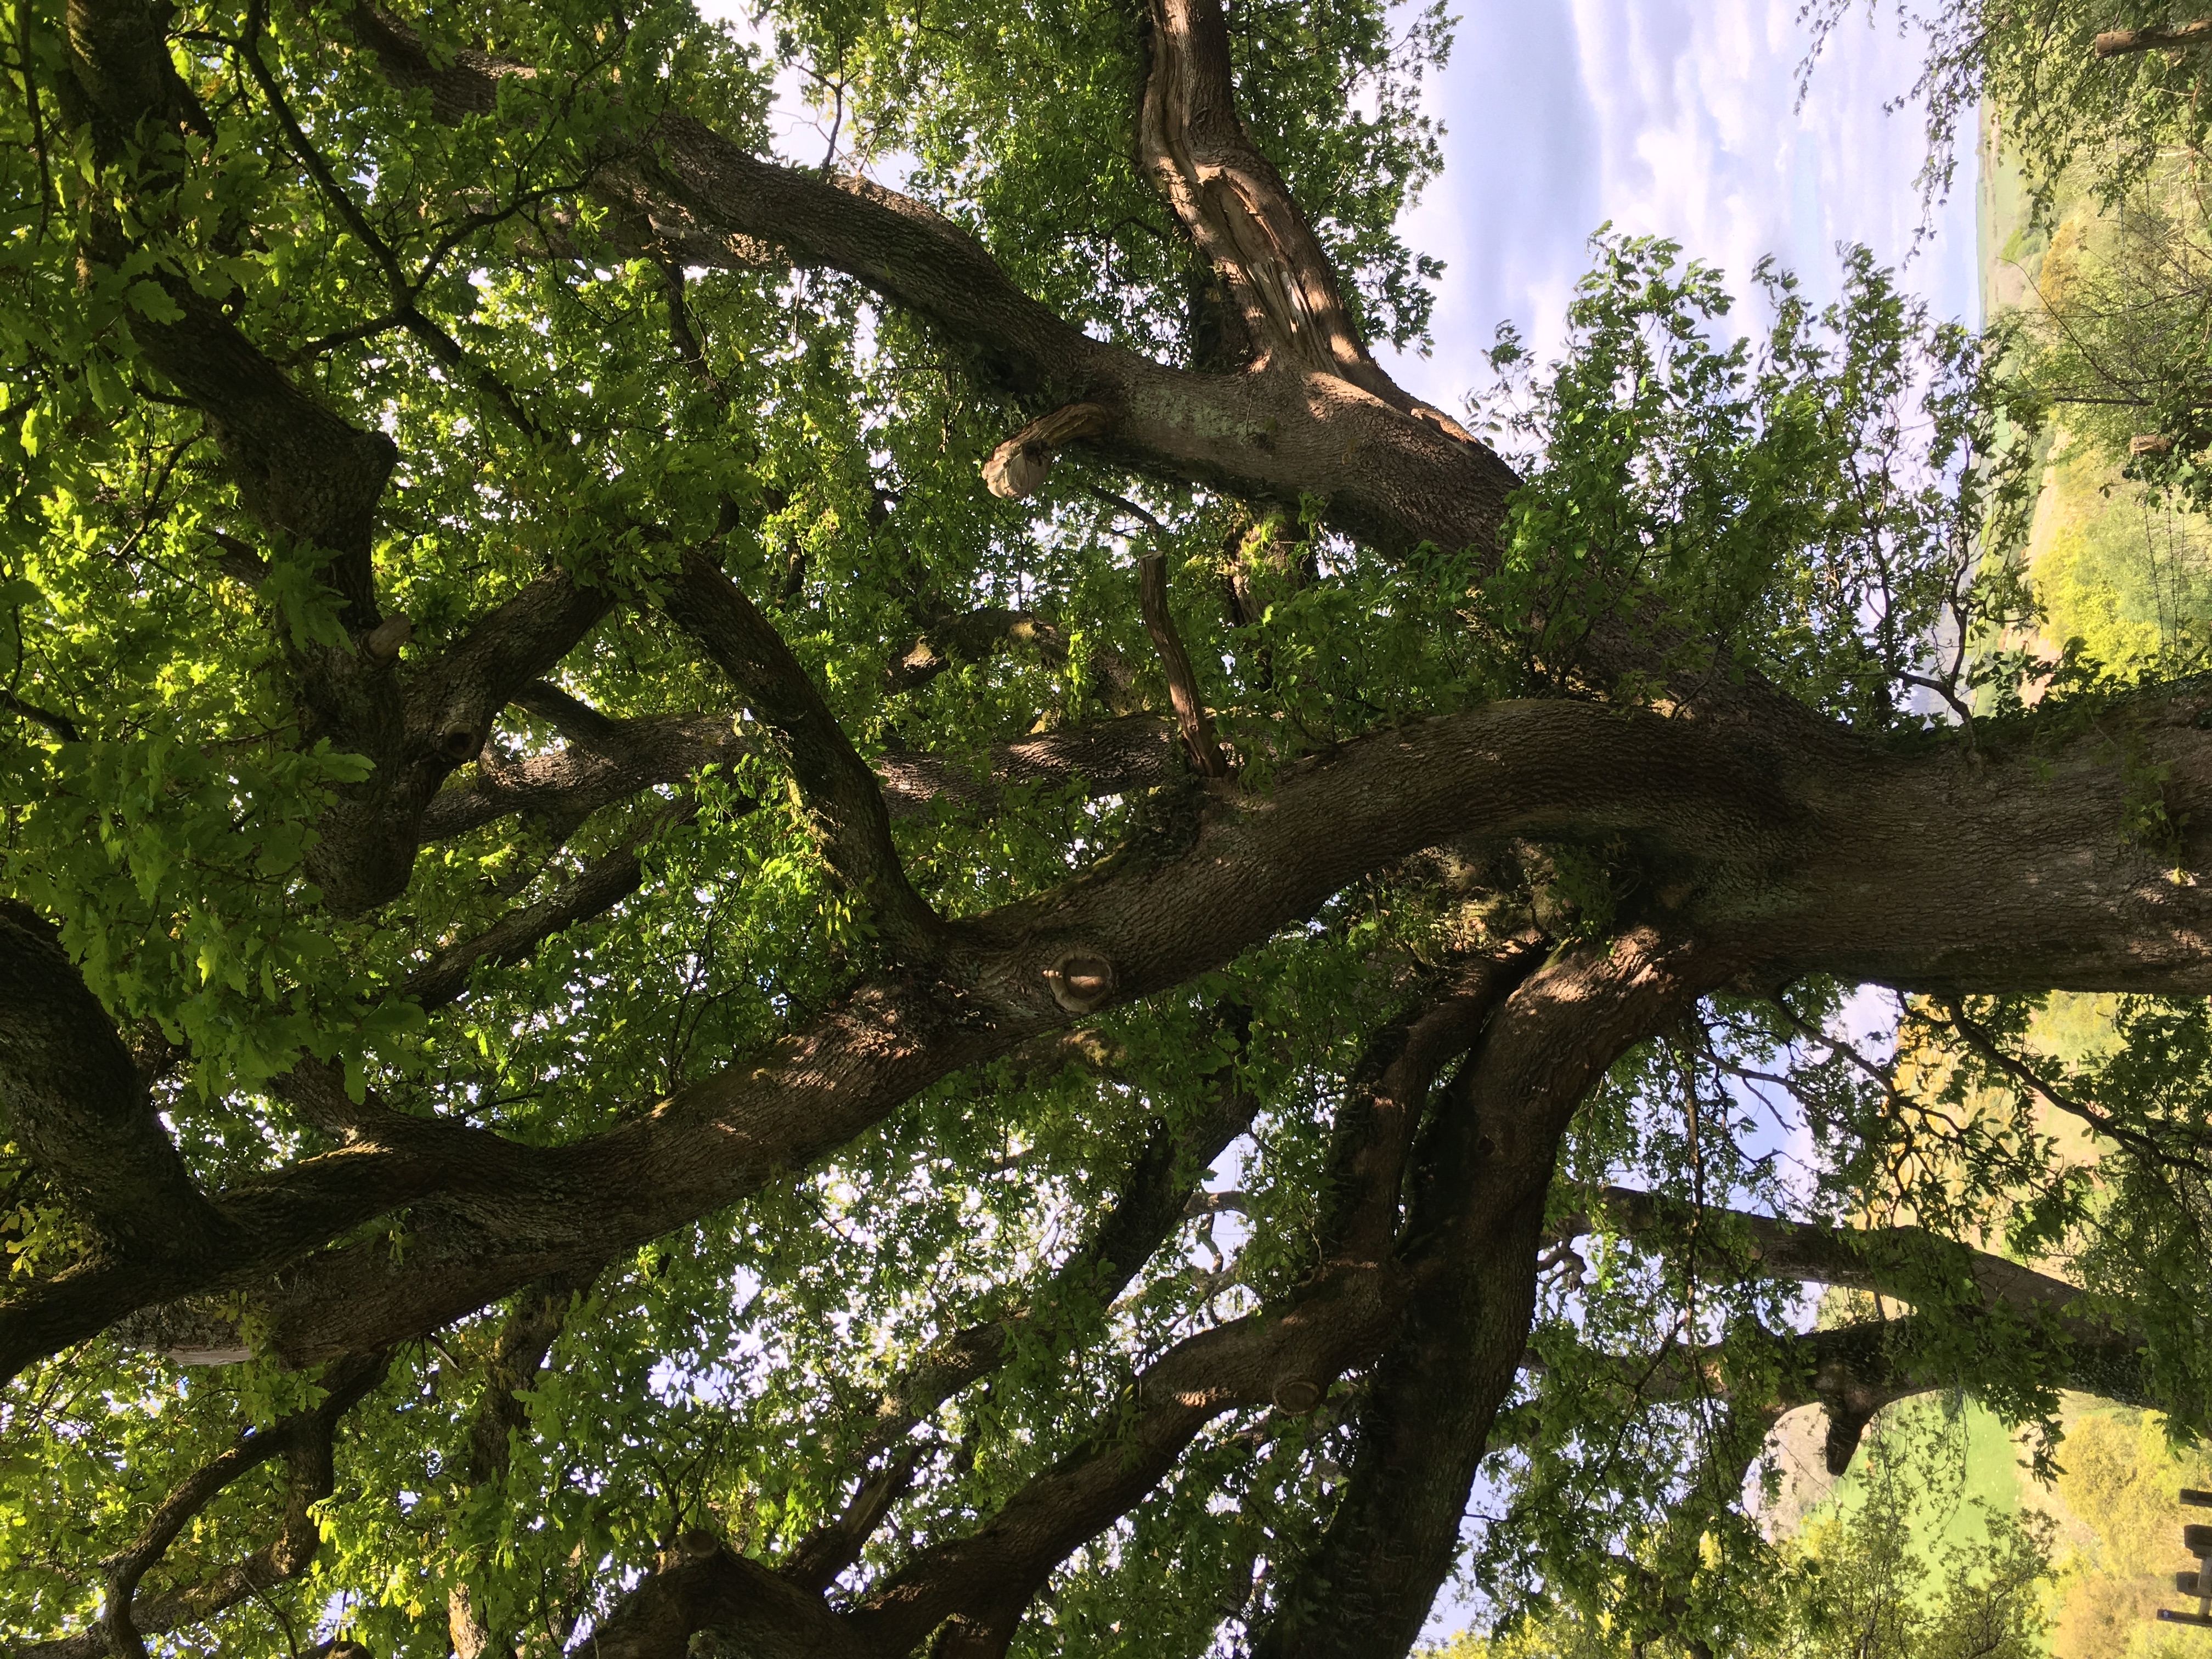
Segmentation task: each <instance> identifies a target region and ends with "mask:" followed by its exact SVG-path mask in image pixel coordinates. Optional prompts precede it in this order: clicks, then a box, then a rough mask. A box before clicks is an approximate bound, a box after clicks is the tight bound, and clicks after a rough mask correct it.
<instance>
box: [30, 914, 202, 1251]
mask: <svg viewBox="0 0 2212 1659" xmlns="http://www.w3.org/2000/svg"><path fill="white" fill-rule="evenodd" d="M0 1101H4V1103H5V1106H6V1113H7V1115H6V1118H5V1123H6V1126H7V1132H8V1133H9V1137H10V1138H11V1139H14V1140H15V1142H16V1144H17V1145H18V1146H21V1148H22V1150H23V1152H24V1153H25V1155H26V1156H27V1157H28V1158H29V1159H30V1161H31V1163H32V1164H33V1167H34V1168H36V1169H37V1170H39V1171H40V1173H41V1174H42V1175H44V1176H46V1178H47V1179H48V1180H50V1181H52V1182H53V1183H54V1184H55V1185H56V1186H57V1187H58V1188H60V1189H61V1190H62V1192H63V1193H64V1194H65V1195H66V1196H67V1197H68V1198H69V1200H70V1204H71V1205H72V1206H74V1207H75V1208H76V1210H78V1211H79V1212H81V1213H82V1215H83V1216H84V1218H86V1219H87V1220H88V1221H89V1222H90V1223H92V1225H94V1227H95V1228H97V1229H98V1230H99V1231H100V1232H101V1233H102V1234H103V1235H104V1236H105V1237H107V1238H108V1239H110V1240H112V1242H113V1243H114V1244H115V1245H116V1246H117V1247H118V1248H119V1249H122V1250H124V1251H125V1252H126V1253H132V1254H135V1253H138V1252H159V1253H161V1254H163V1255H173V1254H184V1253H189V1252H191V1251H194V1250H196V1249H206V1248H209V1247H210V1246H211V1245H213V1244H214V1243H216V1240H217V1239H218V1238H219V1237H220V1235H221V1233H222V1225H221V1219H220V1218H219V1217H218V1216H217V1214H216V1211H215V1209H214V1207H213V1206H211V1205H210V1204H209V1202H208V1200H207V1199H206V1197H205V1196H204V1194H202V1193H201V1192H200V1189H199V1188H198V1187H197V1184H195V1182H193V1180H192V1178H191V1172H190V1171H189V1170H186V1169H185V1162H184V1159H183V1158H179V1156H178V1155H177V1149H176V1147H175V1146H174V1145H173V1143H172V1142H171V1141H170V1139H169V1137H168V1133H167V1131H166V1130H164V1129H163V1128H162V1127H161V1119H160V1117H159V1116H158V1115H156V1114H155V1109H154V1103H153V1101H152V1099H151V1098H150V1097H149V1096H148V1094H147V1091H146V1087H145V1085H144V1084H143V1083H142V1082H141V1081H140V1080H139V1077H138V1068H137V1065H136V1064H135V1063H134V1062H133V1061H132V1060H131V1051H130V1050H129V1049H128V1048H125V1047H124V1045H123V1040H122V1038H121V1037H120V1036H118V1035H117V1033H116V1030H115V1025H114V1022H112V1020H110V1019H109V1018H108V1017H107V1011H106V1009H105V1008H103V1007H101V1006H100V1002H99V1000H98V999H97V998H95V997H94V995H93V994H92V992H91V991H90V990H89V989H88V987H86V985H85V982H84V978H83V975H81V974H79V973H78V971H77V969H76V964H75V963H72V962H71V961H70V959H69V957H68V956H67V955H66V954H65V953H64V951H63V950H62V947H61V944H60V941H59V940H58V939H57V938H56V937H55V935H54V930H53V929H52V927H48V926H47V925H46V922H45V921H43V920H42V919H40V917H39V916H38V915H36V914H35V913H34V912H33V911H32V910H30V909H29V908H27V907H26V906H24V905H21V904H18V903H16V902H15V901H13V900H11V899H0Z"/></svg>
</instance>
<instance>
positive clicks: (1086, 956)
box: [1044, 950, 1114, 1014]
mask: <svg viewBox="0 0 2212 1659" xmlns="http://www.w3.org/2000/svg"><path fill="white" fill-rule="evenodd" d="M1044 981H1045V983H1046V984H1047V985H1048V986H1049V987H1051V988H1052V1000H1054V1002H1057V1003H1058V1004H1059V1005H1060V1006H1061V1007H1063V1008H1065V1009H1066V1010H1067V1012H1069V1013H1071V1014H1087V1013H1089V1012H1091V1010H1093V1009H1094V1008H1097V1007H1099V1006H1103V1004H1104V1003H1105V1001H1106V1000H1107V999H1108V998H1109V997H1111V996H1112V995H1113V994H1114V964H1113V963H1110V962H1109V961H1108V960H1107V959H1106V958H1105V957H1102V956H1100V955H1099V954H1098V953H1097V951H1085V950H1074V951H1066V952H1064V953H1063V954H1062V955H1061V956H1060V957H1059V959H1058V960H1057V961H1055V962H1054V963H1053V964H1052V966H1051V967H1049V968H1048V969H1045V970H1044Z"/></svg>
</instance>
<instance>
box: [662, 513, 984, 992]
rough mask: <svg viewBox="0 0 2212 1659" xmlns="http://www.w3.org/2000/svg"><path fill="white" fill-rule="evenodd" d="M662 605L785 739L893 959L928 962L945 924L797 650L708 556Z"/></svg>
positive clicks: (826, 843)
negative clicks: (916, 884) (895, 842)
mask: <svg viewBox="0 0 2212 1659" xmlns="http://www.w3.org/2000/svg"><path fill="white" fill-rule="evenodd" d="M663 603H664V604H665V607H666V609H667V611H668V614H669V615H670V616H671V617H673V618H674V619H675V620H676V622H677V623H678V625H679V626H680V627H682V628H683V629H684V631H685V632H686V633H688V634H690V635H691V636H692V638H694V639H695V640H696V641H698V642H699V643H700V644H701V645H702V646H703V647H705V648H706V651H707V654H708V656H710V657H712V658H713V659H714V661H715V663H716V664H717V665H720V668H721V670H722V671H723V672H724V673H726V674H727V675H728V676H729V677H730V679H731V681H732V684H735V685H736V686H737V688H738V690H739V691H741V692H742V693H744V696H745V698H746V700H747V702H749V703H750V705H751V707H752V709H753V712H754V713H755V714H757V715H758V716H759V717H760V718H761V720H763V722H764V723H766V724H767V725H768V726H770V727H772V728H773V729H774V730H775V732H776V734H777V735H778V736H779V737H781V738H782V739H783V742H784V744H785V747H786V750H787V753H788V755H789V757H790V761H791V769H792V775H793V779H794V780H795V781H796V782H797V783H798V786H799V794H800V796H801V798H802V799H805V802H806V804H807V805H808V807H809V808H810V809H811V811H813V812H814V813H815V815H816V818H817V823H818V824H819V826H820V833H821V836H822V839H823V851H824V853H825V854H826V855H827V857H828V859H829V865H830V867H831V868H832V869H834V870H836V872H837V873H838V874H839V875H840V876H842V878H844V879H845V880H846V881H847V882H848V883H849V884H851V885H852V887H853V888H854V890H856V891H857V892H859V893H860V894H861V895H862V896H864V897H866V900H867V901H868V902H869V904H870V906H871V908H872V913H873V915H874V917H875V921H876V924H877V926H878V927H879V928H880V929H881V930H882V932H883V934H884V939H885V940H886V941H887V942H888V943H889V944H890V946H891V948H892V949H893V951H896V952H898V953H900V954H902V955H904V956H909V957H927V956H928V955H930V954H931V953H932V952H933V951H934V950H935V949H936V948H937V946H938V945H939V941H940V940H941V939H942V937H943V934H944V931H945V925H944V923H943V922H942V921H939V919H938V916H937V914H936V912H935V911H933V910H932V909H931V908H929V906H928V905H927V903H926V902H924V901H923V900H922V897H921V895H920V894H918V893H916V892H915V890H914V888H913V885H912V884H910V883H909V882H908V880H907V876H906V871H905V868H904V867H903V866H902V865H901V863H900V862H899V856H898V851H897V849H896V848H895V847H893V846H892V845H891V833H890V813H889V811H887V810H886V809H885V807H884V795H883V791H882V790H881V789H879V788H878V787H877V786H876V780H875V775H874V774H873V773H872V772H871V771H870V770H869V769H868V766H867V763H866V762H865V761H863V760H862V759H861V758H860V754H859V753H858V751H857V750H854V747H853V744H852V739H851V738H848V737H847V736H846V735H845V730H844V728H843V727H842V726H840V725H839V724H838V723H837V718H836V715H835V714H832V713H831V712H830V710H829V704H828V703H827V702H823V698H822V694H821V692H820V691H818V690H816V689H815V685H814V682H813V680H812V678H811V677H810V676H809V675H808V674H807V672H806V671H805V668H803V667H802V666H800V665H799V659H797V658H796V657H794V656H793V655H792V654H791V647H789V646H787V645H786V644H785V643H784V642H783V638H782V636H781V635H779V634H778V633H777V632H776V631H775V628H774V626H773V625H771V624H770V623H769V620H768V618H767V617H764V616H763V615H762V614H761V613H760V611H759V610H758V609H757V607H756V606H755V605H754V604H753V602H752V601H751V600H750V599H748V598H746V597H745V595H744V592H743V591H742V590H741V589H739V588H738V586H737V584H736V583H734V582H732V580H730V579H729V577H728V576H726V574H723V572H722V568H721V567H720V565H718V564H716V563H715V562H714V561H713V560H712V559H711V558H709V557H708V556H707V555H706V554H704V553H702V552H699V551H696V550H693V551H690V552H687V553H685V554H684V556H683V559H682V561H681V562H680V563H679V565H678V571H677V575H676V577H675V579H674V580H672V581H671V583H670V584H669V587H668V592H667V596H666V598H665V600H664V601H663Z"/></svg>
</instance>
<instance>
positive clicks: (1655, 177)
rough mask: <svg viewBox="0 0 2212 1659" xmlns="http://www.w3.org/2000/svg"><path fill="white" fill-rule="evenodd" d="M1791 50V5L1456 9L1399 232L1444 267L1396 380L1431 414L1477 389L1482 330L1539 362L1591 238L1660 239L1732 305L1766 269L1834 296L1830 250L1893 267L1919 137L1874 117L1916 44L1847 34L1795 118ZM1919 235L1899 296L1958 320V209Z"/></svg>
mask: <svg viewBox="0 0 2212 1659" xmlns="http://www.w3.org/2000/svg"><path fill="white" fill-rule="evenodd" d="M1807 46H1808V38H1807V36H1806V33H1805V32H1804V30H1803V29H1802V27H1801V26H1800V25H1799V23H1798V22H1797V20H1796V0H1704V3H1699V0H1536V3H1528V0H1519V3H1509V0H1462V21H1461V24H1460V27H1459V30H1458V46H1457V48H1456V50H1455V52H1454V53H1453V62H1452V64H1450V66H1449V68H1448V69H1447V70H1445V72H1444V73H1443V75H1442V76H1438V77H1437V78H1436V79H1435V81H1434V82H1433V83H1432V84H1431V87H1430V88H1429V106H1430V108H1431V111H1432V112H1434V113H1435V114H1437V115H1438V116H1439V117H1441V118H1443V121H1444V123H1445V125H1446V126H1447V128H1448V130H1449V131H1448V133H1447V136H1446V138H1445V141H1444V152H1445V172H1444V174H1443V178H1441V179H1438V180H1437V183H1436V184H1435V185H1432V186H1431V191H1430V193H1429V196H1428V198H1427V199H1426V200H1425V201H1424V202H1423V204H1421V205H1420V207H1419V209H1417V210H1415V212H1414V214H1413V216H1412V218H1411V219H1410V221H1409V222H1408V224H1407V234H1408V235H1409V238H1410V240H1412V241H1413V244H1414V245H1415V246H1418V247H1419V248H1421V249H1423V250H1424V251H1426V252H1432V253H1435V254H1437V255H1438V256H1439V257H1441V258H1443V259H1444V260H1445V261H1446V262H1447V264H1448V265H1449V270H1448V272H1447V274H1446V276H1445V278H1444V281H1443V289H1442V293H1441V295H1440V299H1439V303H1438V306H1437V319H1436V329H1435V332H1436V337H1437V349H1436V352H1435V355H1434V356H1433V357H1432V358H1431V359H1430V360H1428V361H1426V362H1422V361H1419V360H1418V359H1414V360H1403V361H1401V362H1399V363H1397V364H1396V365H1395V372H1397V373H1399V374H1400V375H1401V379H1403V380H1406V382H1407V384H1408V385H1409V386H1413V387H1414V388H1415V389H1417V390H1419V391H1421V392H1425V394H1426V395H1428V396H1429V397H1431V398H1434V399H1436V400H1437V401H1438V402H1442V403H1446V404H1449V403H1452V402H1455V401H1456V400H1457V398H1459V397H1460V396H1461V395H1462V394H1463V393H1464V392H1467V391H1468V389H1470V388H1471V387H1473V386H1478V385H1480V383H1481V381H1482V380H1483V379H1484V378H1485V375H1484V371H1483V368H1482V366H1481V364H1480V362H1479V360H1478V356H1477V354H1478V353H1480V350H1481V349H1483V348H1484V347H1485V346H1486V345H1487V344H1488V343H1489V342H1490V338H1491V335H1492V331H1493V330H1494V329H1495V327H1496V326H1497V325H1498V323H1499V322H1500V321H1503V320H1505V319H1511V320H1512V321H1514V322H1515V323H1516V324H1517V325H1519V326H1520V327H1521V329H1522V332H1523V334H1524V335H1525V336H1526V337H1528V340H1529V341H1530V342H1531V343H1532V344H1534V346H1535V347H1536V348H1537V349H1538V350H1539V352H1540V354H1545V355H1548V354H1549V353H1550V352H1552V351H1554V350H1556V349H1557V348H1558V345H1559V340H1560V337H1561V331H1562V326H1563V319H1564V313H1565V308H1566V305H1567V301H1568V299H1569V297H1570V295H1571V292H1572V289H1573V286H1574V283H1575V282H1576V280H1577V278H1578V277H1579V276H1581V275H1582V273H1583V270H1584V269H1585V268H1586V267H1587V264H1588V255H1587V250H1586V247H1585V245H1584V244H1585V239H1586V238H1587V237H1588V236H1589V233H1590V232H1591V231H1593V230H1595V228H1597V227H1598V226H1599V225H1600V224H1601V223H1603V222H1607V221H1610V222H1612V224H1613V226H1614V228H1616V229H1619V230H1620V231H1623V232H1627V233H1631V234H1639V235H1663V236H1668V237H1671V238H1672V239H1673V240H1675V241H1677V242H1680V244H1681V245H1682V246H1683V247H1684V249H1685V251H1686V252H1688V253H1689V254H1691V255H1692V256H1694V257H1697V258H1703V259H1705V260H1707V261H1709V262H1711V263H1713V264H1718V265H1720V266H1721V267H1723V269H1724V270H1726V271H1727V273H1728V276H1729V282H1730V284H1731V286H1732V287H1734V288H1735V289H1736V290H1737V291H1738V292H1742V291H1743V290H1744V289H1745V287H1746V285H1747V279H1748V277H1749V275H1750V272H1751V269H1752V267H1753V264H1756V262H1757V261H1758V260H1759V258H1760V257H1761V256H1762V255H1764V254H1768V253H1771V254H1773V255H1774V256H1775V257H1776V258H1778V260H1779V261H1780V262H1781V263H1782V264H1785V265H1787V266H1789V267H1790V268H1791V269H1793V270H1796V272H1797V273H1798V274H1799V275H1800V276H1802V278H1803V279H1804V282H1805V286H1806V289H1807V290H1808V293H1810V294H1811V295H1814V296H1815V297H1825V296H1827V295H1832V293H1833V292H1834V290H1835V286H1836V281H1835V279H1836V272H1837V268H1838V267H1837V261H1836V258H1835V252H1834V250H1835V246H1836V244H1837V243H1838V242H1839V241H1863V242H1865V243H1866V244H1867V245H1868V246H1869V247H1871V248H1873V249H1874V250H1875V254H1876V256H1877V257H1878V258H1881V259H1882V260H1884V261H1885V262H1889V263H1895V262H1898V261H1900V260H1903V259H1905V257H1906V256H1907V254H1908V253H1910V252H1911V250H1912V246H1913V242H1914V239H1915V235H1916V233H1917V231H1918V229H1919V228H1920V226H1921V223H1922V217H1923V215H1922V208H1921V204H1920V197H1919V195H1918V193H1917V190H1916V189H1915V186H1914V179H1915V176H1916V175H1917V173H1918V172H1919V169H1920V165H1921V161H1922V156H1923V143H1924V138H1923V131H1922V127H1921V123H1920V119H1919V118H1918V114H1917V111H1911V110H1907V111H1905V112H1900V113H1899V114H1896V115H1891V114H1887V113H1886V112H1885V111H1884V109H1883V106H1884V104H1885V103H1886V102H1887V101H1888V100H1892V99H1894V98H1896V97H1898V96H1899V95H1900V94H1904V93H1905V92H1907V91H1908V90H1909V89H1910V88H1911V85H1912V82H1913V80H1914V79H1915V77H1916V76H1917V73H1918V70H1919V57H1918V52H1919V42H1918V41H1917V40H1913V39H1908V38H1900V37H1899V35H1898V33H1897V32H1896V31H1895V30H1894V29H1893V28H1892V27H1887V26H1884V27H1873V26H1871V25H1870V23H1869V21H1867V20H1866V19H1865V18H1864V17H1863V16H1854V17H1853V18H1852V19H1850V20H1849V21H1846V22H1845V24H1844V26H1843V27H1839V28H1838V30H1837V31H1836V33H1835V34H1834V36H1833V37H1832V39H1831V40H1830V42H1829V46H1828V49H1827V51H1826V54H1825V55H1824V56H1823V58H1822V60H1821V62H1820V65H1819V66H1818V68H1817V69H1816V70H1815V71H1814V76H1813V80H1812V84H1811V88H1810V91H1809V93H1808V96H1807V97H1806V99H1805V102H1804V107H1803V108H1802V110H1799V109H1798V108H1796V102H1797V80H1796V69H1797V65H1798V64H1799V62H1800V61H1801V60H1802V58H1803V57H1804V54H1805V51H1806V48H1807ZM1970 142H1971V137H1970ZM1933 230H1934V235H1933V237H1932V239H1931V240H1930V241H1929V244H1928V246H1926V247H1924V248H1923V250H1922V251H1921V252H1920V253H1919V254H1918V255H1917V257H1915V258H1912V259H1911V263H1910V264H1908V265H1907V266H1906V269H1905V285H1906V286H1907V287H1909V288H1911V289H1916V290H1917V291H1919V292H1921V293H1923V294H1924V295H1927V296H1928V297H1929V300H1930V301H1933V302H1934V304H1935V307H1936V311H1937V312H1938V313H1939V314H1941V315H1943V316H1947V317H1960V318H1964V319H1967V320H1969V321H1973V320H1977V319H1978V317H1977V307H1978V300H1977V297H1976V283H1975V273H1974V266H1973V260H1974V226H1973V210H1972V191H1971V189H1968V190H1964V191H1960V192H1959V194H1958V195H1957V197H1955V198H1954V200H1953V201H1952V202H1951V203H1949V204H1946V205H1944V206H1942V207H1940V208H1938V209H1937V210H1936V215H1935V219H1934V224H1933Z"/></svg>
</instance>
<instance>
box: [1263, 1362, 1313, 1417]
mask: <svg viewBox="0 0 2212 1659" xmlns="http://www.w3.org/2000/svg"><path fill="white" fill-rule="evenodd" d="M1268 1395H1269V1397H1270V1398H1271V1399H1273V1401H1274V1402H1275V1409H1276V1410H1277V1411H1279V1412H1280V1413H1283V1415H1284V1416H1285V1417H1310V1416H1311V1415H1312V1414H1313V1413H1314V1411H1315V1408H1316V1407H1318V1406H1319V1405H1320V1404H1321V1397H1322V1386H1321V1384H1320V1383H1318V1382H1316V1380H1315V1379H1314V1378H1312V1377H1310V1376H1304V1375H1303V1374H1301V1373H1298V1372H1295V1371H1287V1372H1285V1373H1284V1374H1283V1375H1282V1376H1279V1377H1277V1378H1276V1379H1275V1380H1274V1383H1273V1384H1272V1385H1271V1386H1270V1388H1269V1389H1268Z"/></svg>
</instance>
